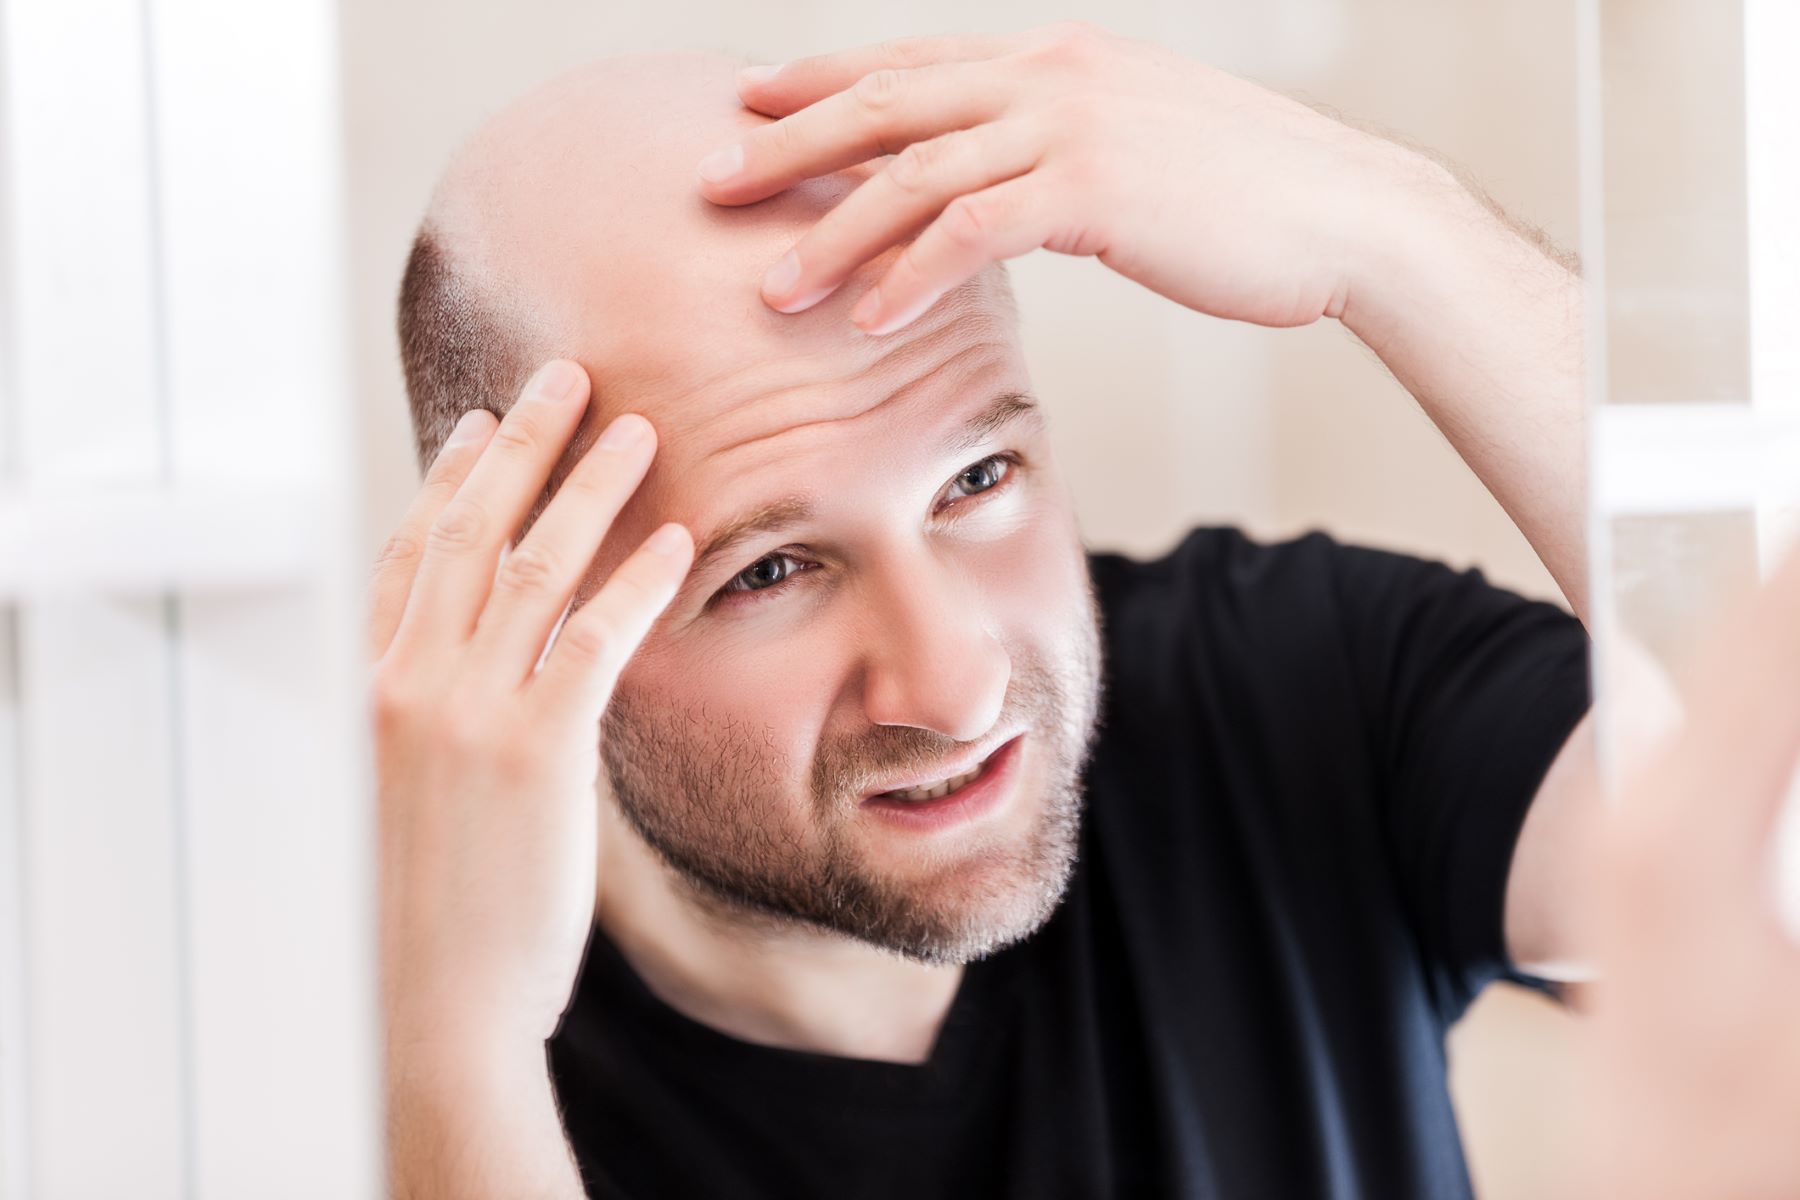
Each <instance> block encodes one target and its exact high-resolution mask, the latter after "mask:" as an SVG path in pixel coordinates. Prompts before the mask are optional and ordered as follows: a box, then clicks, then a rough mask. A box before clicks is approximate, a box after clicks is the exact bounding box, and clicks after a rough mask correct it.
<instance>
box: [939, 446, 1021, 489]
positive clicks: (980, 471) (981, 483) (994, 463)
mask: <svg viewBox="0 0 1800 1200" xmlns="http://www.w3.org/2000/svg"><path fill="white" fill-rule="evenodd" d="M1012 464H1013V460H1012V459H1011V458H1009V457H1008V456H1007V455H1004V454H994V455H990V456H989V457H987V458H984V459H982V460H981V461H980V462H978V463H974V464H972V465H970V466H967V467H964V468H963V469H962V470H961V471H958V472H957V473H956V478H955V479H952V480H951V481H950V486H951V487H953V488H956V487H961V488H966V489H967V490H966V491H964V493H963V495H965V496H974V495H979V494H981V493H982V492H986V491H991V490H993V489H994V488H997V487H999V486H1000V483H1001V481H1002V480H1004V479H1005V478H1006V476H1007V475H1008V473H1010V472H1011V470H1012Z"/></svg>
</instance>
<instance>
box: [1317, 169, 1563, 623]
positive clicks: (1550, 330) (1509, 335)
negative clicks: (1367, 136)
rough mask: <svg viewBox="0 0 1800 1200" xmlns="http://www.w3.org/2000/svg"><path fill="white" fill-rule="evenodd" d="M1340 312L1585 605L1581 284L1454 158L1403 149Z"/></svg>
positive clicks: (1548, 566)
mask: <svg viewBox="0 0 1800 1200" xmlns="http://www.w3.org/2000/svg"><path fill="white" fill-rule="evenodd" d="M1396 161H1397V163H1398V165H1397V166H1396V169H1395V186H1394V192H1393V196H1394V198H1393V202H1392V203H1391V204H1390V205H1387V206H1384V208H1385V211H1386V213H1387V214H1388V218H1389V219H1388V220H1387V221H1386V222H1384V227H1383V228H1381V229H1377V230H1371V231H1369V232H1370V235H1371V236H1370V237H1369V238H1368V239H1367V242H1366V244H1367V245H1368V246H1369V247H1370V249H1369V252H1368V258H1367V260H1366V261H1365V262H1364V263H1363V264H1362V265H1361V266H1360V268H1359V270H1358V271H1357V272H1356V274H1355V276H1354V277H1353V282H1352V284H1351V286H1350V289H1349V291H1348V293H1347V295H1346V298H1345V304H1344V307H1343V310H1342V314H1341V319H1342V321H1343V324H1344V325H1345V326H1346V327H1347V328H1348V329H1350V330H1351V331H1352V332H1353V333H1355V334H1356V335H1357V337H1359V338H1361V339H1362V340H1363V342H1364V343H1366V344H1367V345H1368V346H1369V347H1370V348H1371V349H1372V350H1374V351H1375V353H1376V354H1377V355H1378V356H1380V358H1381V360H1382V362H1383V363H1385V364H1386V365H1387V367H1388V369H1389V370H1390V371H1392V372H1393V373H1394V376H1395V378H1397V379H1398V380H1399V381H1400V383H1401V384H1402V385H1403V386H1404V387H1405V388H1406V389H1407V391H1409V392H1411V393H1412V395H1413V396H1414V397H1415V398H1416V399H1417V400H1418V402H1419V404H1420V406H1421V407H1422V408H1423V409H1424V410H1425V413H1426V415H1427V416H1429V417H1430V418H1431V420H1432V421H1433V423H1435V424H1436V425H1437V427H1438V429H1439V430H1441V431H1442V432H1443V434H1444V436H1445V437H1446V438H1448V439H1449V441H1450V444H1451V445H1452V446H1453V447H1455V449H1456V451H1457V452H1458V453H1459V454H1461V455H1462V457H1463V460H1464V461H1465V462H1467V463H1468V464H1469V466H1470V467H1471V468H1472V469H1473V470H1474V471H1475V474H1476V475H1477V476H1478V477H1479V478H1480V479H1481V481H1482V483H1483V484H1485V485H1486V486H1487V488H1488V490H1489V491H1490V492H1491V493H1493V495H1494V498H1495V499H1497V500H1498V501H1499V502H1500V504H1501V507H1503V508H1504V509H1505V510H1506V512H1507V514H1508V515H1509V516H1510V517H1512V519H1513V521H1514V523H1515V524H1517V525H1518V527H1519V529H1520V531H1521V532H1523V533H1524V534H1525V537H1526V539H1527V540H1528V541H1530V543H1531V545H1532V548H1533V549H1534V550H1536V551H1537V554H1538V557H1539V558H1540V559H1541V560H1542V561H1543V563H1544V566H1545V567H1546V568H1548V569H1549V571H1550V574H1551V575H1552V576H1553V577H1554V578H1555V579H1556V582H1557V584H1558V585H1559V586H1560V587H1561V589H1562V592H1563V595H1564V597H1566V598H1567V600H1568V602H1569V605H1570V607H1571V608H1573V609H1574V611H1575V613H1576V615H1577V616H1579V617H1581V618H1582V619H1583V620H1584V621H1585V620H1586V619H1587V610H1588V593H1587V582H1586V577H1587V564H1586V542H1587V539H1586V517H1585V512H1586V494H1587V456H1586V444H1585V433H1584V405H1583V398H1582V393H1583V386H1582V385H1583V376H1582V362H1583V345H1582V338H1583V334H1582V286H1581V281H1580V279H1579V277H1577V276H1576V275H1575V274H1574V273H1573V272H1572V271H1570V270H1569V269H1568V268H1567V267H1566V266H1564V265H1563V264H1562V263H1561V262H1558V261H1556V260H1555V259H1553V258H1552V257H1551V256H1550V255H1549V254H1547V253H1546V252H1545V251H1544V250H1543V249H1540V247H1539V245H1538V244H1537V242H1536V240H1535V239H1533V238H1531V237H1530V236H1528V235H1527V234H1525V233H1523V232H1521V231H1519V230H1517V229H1515V228H1514V227H1513V226H1512V225H1510V224H1509V223H1508V222H1507V221H1505V220H1504V219H1503V218H1502V217H1500V216H1499V215H1497V214H1496V213H1495V212H1494V211H1493V210H1492V209H1491V208H1490V207H1489V206H1488V205H1487V204H1485V203H1483V201H1482V200H1480V199H1478V198H1477V197H1476V196H1475V195H1474V194H1472V193H1471V192H1470V191H1469V190H1468V189H1466V188H1464V187H1463V186H1462V185H1461V184H1460V183H1459V182H1458V181H1457V180H1456V179H1455V178H1454V177H1453V176H1452V175H1451V173H1450V172H1449V171H1448V170H1446V169H1445V168H1444V167H1442V166H1440V165H1438V164H1437V163H1434V162H1432V161H1431V160H1429V159H1427V158H1424V157H1423V156H1420V155H1417V154H1413V153H1412V152H1410V151H1399V152H1398V154H1397V158H1396Z"/></svg>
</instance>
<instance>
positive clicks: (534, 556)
mask: <svg viewBox="0 0 1800 1200" xmlns="http://www.w3.org/2000/svg"><path fill="white" fill-rule="evenodd" d="M562 578H563V564H562V562H561V560H560V559H559V558H558V557H557V556H556V555H555V554H553V553H551V552H550V551H549V550H546V549H545V548H544V547H542V546H533V545H531V544H530V543H526V544H525V545H523V546H520V547H518V548H517V549H515V550H514V551H513V552H512V553H511V554H508V555H507V556H506V561H505V562H504V563H502V564H501V566H500V577H499V579H498V580H497V583H498V585H499V586H500V587H502V588H505V589H506V590H508V591H513V592H539V591H547V590H549V589H551V588H553V587H555V586H556V585H557V583H558V582H559V581H560V580H561V579H562Z"/></svg>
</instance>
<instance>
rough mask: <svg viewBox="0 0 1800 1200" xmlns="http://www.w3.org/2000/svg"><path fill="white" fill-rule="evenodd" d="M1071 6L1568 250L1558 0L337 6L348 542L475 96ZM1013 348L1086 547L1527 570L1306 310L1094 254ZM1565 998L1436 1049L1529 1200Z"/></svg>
mask: <svg viewBox="0 0 1800 1200" xmlns="http://www.w3.org/2000/svg"><path fill="white" fill-rule="evenodd" d="M1063 17H1083V18H1086V19H1089V20H1094V21H1097V22H1099V23H1101V24H1103V25H1105V26H1107V27H1109V28H1111V29H1113V30H1115V31H1117V32H1120V33H1125V34H1130V35H1135V36H1141V37H1147V38H1152V39H1155V40H1158V41H1160V42H1162V43H1163V44H1165V45H1168V46H1170V47H1173V48H1175V49H1178V50H1181V51H1184V52H1186V53H1189V54H1191V55H1194V56H1195V57H1198V58H1203V59H1206V60H1208V61H1211V62H1213V63H1215V64H1216V65H1219V66H1221V67H1224V68H1226V69H1228V70H1232V71H1234V72H1237V73H1239V74H1243V75H1247V76H1250V77H1252V78H1256V79H1258V80H1261V81H1263V82H1265V83H1268V84H1270V85H1272V86H1276V87H1280V88H1283V89H1286V90H1290V91H1297V92H1300V93H1303V94H1304V95H1305V96H1306V97H1308V98H1310V99H1316V100H1321V101H1325V102H1327V103H1330V104H1333V105H1335V106H1337V107H1338V108H1340V109H1342V110H1344V111H1345V112H1347V113H1349V114H1352V115H1354V116H1355V117H1357V118H1359V119H1361V120H1364V121H1370V122H1374V123H1376V124H1379V125H1382V126H1385V127H1388V128H1391V129H1394V130H1396V131H1401V132H1404V133H1405V134H1407V135H1408V136H1410V137H1411V138H1413V139H1415V140H1417V141H1419V142H1422V143H1425V144H1428V145H1431V146H1433V147H1435V148H1436V149H1438V150H1440V151H1442V152H1444V153H1446V154H1448V155H1450V156H1451V157H1453V158H1456V159H1458V160H1460V161H1462V162H1463V163H1464V164H1466V165H1467V166H1469V167H1470V168H1471V169H1472V170H1473V171H1474V173H1475V174H1476V175H1477V176H1478V177H1479V178H1480V179H1481V180H1482V181H1483V182H1484V183H1485V184H1486V186H1487V187H1488V190H1489V191H1490V192H1491V193H1492V194H1493V195H1494V196H1495V198H1496V199H1498V200H1499V201H1500V202H1501V203H1502V204H1504V205H1505V206H1507V207H1508V208H1509V209H1511V210H1513V211H1514V212H1516V213H1518V214H1519V215H1521V216H1523V217H1525V218H1527V219H1528V220H1530V221H1532V222H1533V223H1535V224H1538V225H1540V226H1542V227H1543V228H1544V229H1545V230H1546V231H1547V232H1549V233H1550V235H1551V236H1552V237H1553V238H1555V239H1556V240H1557V241H1558V242H1560V243H1562V244H1564V245H1568V246H1573V245H1574V244H1575V232H1576V207H1577V195H1576V161H1575V120H1574V112H1573V104H1574V92H1575V89H1574V16H1573V5H1572V2H1571V0H1512V2H1511V3H1506V4H1495V3H1492V2H1491V0H1260V2H1259V3H1255V4H1247V3H1242V2H1234V3H1225V2H1223V0H1181V2H1179V3H1177V2H1174V0H1113V2H1111V3H1107V4H1085V5H1064V6H1061V7H1058V8H1048V7H1045V6H1043V5H1040V4H1023V3H1017V2H1014V0H977V2H976V3H973V4H971V3H969V2H968V0H957V2H954V3H951V2H946V0H936V2H932V3H919V4H915V5H912V6H910V7H909V8H906V9H904V10H902V9H901V8H900V7H899V6H895V5H880V6H877V5H843V4H827V3H787V4H784V5H782V6H780V7H778V8H777V7H774V6H771V5H766V4H763V5H747V4H731V3H720V2H717V0H686V2H679V3H670V4H661V5H644V6H636V5H630V6H628V5H624V4H611V5H600V4H592V3H586V4H584V3H577V2H575V0H511V2H510V3H506V4H500V3H492V2H489V3H476V2H472V0H429V2H427V0H381V2H379V3H368V2H357V3H348V4H346V5H345V12H344V37H345V41H346V62H347V78H346V89H347V114H348V120H349V147H350V155H351V161H350V172H349V178H350V188H351V194H350V209H351V237H352V249H353V254H354V278H353V286H354V304H355V310H356V311H355V317H356V323H357V324H356V328H357V334H356V336H357V342H356V357H357V382H358V387H359V389H360V393H361V395H360V403H361V411H362V413H363V417H364V421H365V431H366V435H367V437H366V445H367V446H368V460H367V462H366V464H365V472H364V480H365V488H366V509H367V527H366V541H367V544H368V548H369V552H370V554H371V555H372V554H373V552H374V549H375V547H376V546H378V545H379V542H380V539H381V538H382V537H383V536H384V535H385V532H386V531H387V530H388V529H389V528H390V527H391V526H392V525H393V523H394V522H395V521H396V520H397V518H398V514H399V512H400V510H401V508H402V507H403V505H404V504H405V502H406V499H407V498H408V496H409V495H410V494H411V491H412V488H413V486H414V475H413V470H412V464H411V456H410V451H409V441H408V438H409V435H408V432H407V429H406V420H405V406H404V402H403V399H402V392H401V383H400V375H399V369H398V364H397V360H396V356H395V351H394V345H393V335H392V325H393V322H392V302H393V294H394V291H395V288H396V285H397V282H398V279H399V274H400V268H401V263H402V261H403V259H404V256H405V252H406V247H407V243H408V240H409V238H410V235H411V232H412V229H413V226H414V224H415V223H416V221H417V219H418V216H419V213H420V211H421V209H422V207H423V204H424V201H425V197H426V194H427V192H428V190H429V188H430V186H431V182H432V180H433V178H434V176H435V175H436V173H437V171H438V169H439V168H440V167H441V165H442V164H443V162H444V159H445V157H446V155H447V153H448V152H449V150H450V148H451V147H452V145H454V143H455V142H456V141H457V139H458V138H459V137H460V136H461V135H462V134H463V133H465V132H466V131H467V130H469V129H470V128H471V127H472V126H473V125H474V124H475V123H476V122H477V121H478V120H479V119H480V118H481V117H482V116H483V115H484V114H485V113H487V112H489V111H490V110H492V109H493V108H494V107H496V106H497V105H499V104H500V103H502V102H503V101H505V100H506V99H508V98H509V97H511V96H512V95H514V94H515V93H517V92H519V91H521V90H523V89H525V88H526V87H528V86H530V85H532V84H533V83H535V82H537V81H539V80H541V79H542V78H544V77H546V76H548V75H549V74H551V73H553V72H555V71H557V70H559V69H561V68H563V67H566V66H570V65H573V64H575V63H577V62H580V61H582V60H584V59H587V58H590V57H594V56H598V55H603V54H608V53H615V52H623V51H628V50H652V49H695V48H700V49H715V50H722V51H726V52H729V53H740V54H743V55H746V56H749V57H751V58H754V59H757V60H759V61H778V60H781V59H785V58H788V57H792V56H794V55H796V54H802V53H810V52H819V51H823V50H828V49H833V48H838V47H841V46H844V45H852V44H859V43H864V42H869V41H874V40H878V39H882V38H887V37H894V36H902V35H906V34H912V33H924V32H941V31H946V30H954V29H968V28H982V29H1015V28H1023V27H1026V26H1028V25H1032V24H1038V23H1042V22H1044V21H1047V20H1053V19H1059V18H1063ZM1013 274H1014V280H1015V283H1016V286H1017V290H1018V293H1019V299H1020V303H1021V306H1022V309H1023V312H1024V328H1025V339H1026V348H1027V352H1028V356H1029V359H1030V362H1031V364H1032V368H1033V373H1034V377H1035V380H1036V385H1037V388H1038V391H1039V394H1040V396H1041V397H1042V399H1043V401H1044V402H1045V404H1046V405H1047V406H1049V407H1050V408H1051V410H1052V411H1053V413H1054V417H1055V420H1054V428H1055V430H1056V437H1057V439H1058V445H1059V451H1060V454H1061V455H1062V458H1063V461H1064V464H1065V467H1066V469H1067V470H1068V472H1069V474H1070V476H1071V478H1072V479H1073V481H1074V486H1075V488H1076V492H1077V495H1078V497H1079V500H1080V503H1081V508H1082V519H1083V525H1084V528H1085V530H1086V532H1087V535H1088V538H1089V540H1090V542H1092V543H1094V544H1096V545H1104V546H1109V547H1120V548H1126V549H1132V550H1139V551H1153V550H1157V549H1160V548H1162V547H1164V546H1166V545H1168V544H1169V542H1170V541H1172V540H1173V539H1174V538H1175V537H1176V536H1177V535H1178V534H1179V532H1180V531H1181V530H1183V529H1185V528H1187V527H1189V526H1191V525H1194V524H1196V523H1203V522H1230V523H1237V524H1241V525H1245V526H1247V527H1248V528H1250V529H1251V530H1252V531H1254V532H1256V533H1259V534H1263V535H1269V536H1274V535H1281V534H1286V533H1291V532H1296V531H1299V530H1303V529H1307V528H1313V527H1319V528H1324V529H1327V530H1330V531H1332V532H1333V533H1335V534H1337V535H1339V536H1341V537H1344V538H1349V539H1357V540H1364V541H1369V542H1373V543H1377V544H1381V545H1386V546H1390V547H1395V548H1399V549H1404V550H1410V551H1415V552H1419V553H1423V554H1428V555H1433V556H1437V557H1442V558H1445V559H1448V560H1450V561H1452V562H1455V563H1458V564H1471V563H1473V564H1478V565H1480V566H1482V567H1483V568H1485V569H1486V570H1487V571H1488V573H1489V574H1490V576H1491V577H1493V578H1495V579H1497V580H1499V581H1501V582H1503V583H1505V584H1507V585H1509V586H1513V587H1516V588H1519V589H1521V590H1523V591H1525V592H1527V593H1530V594H1533V595H1541V596H1549V595H1553V586H1552V584H1551V583H1550V580H1549V577H1548V575H1547V574H1546V573H1545V571H1544V570H1543V568H1542V567H1541V566H1540V565H1539V564H1538V563H1537V561H1536V559H1535V557H1534V556H1533V555H1532V553H1531V551H1530V548H1529V547H1528V546H1527V545H1526V544H1525V542H1524V539H1523V538H1522V537H1521V536H1520V535H1519V534H1518V533H1517V531H1516V530H1514V529H1513V528H1512V526H1511V524H1510V522H1508V520H1507V519H1506V517H1505V516H1504V514H1503V513H1502V512H1501V511H1500V509H1499V507H1498V506H1497V505H1496V504H1495V503H1494V502H1493V501H1492V500H1491V499H1490V498H1489V497H1488V496H1487V494H1486V493H1485V492H1484V491H1483V490H1482V489H1481V487H1480V486H1479V484H1477V483H1476V481H1475V480H1474V478H1473V477H1472V476H1471V475H1470V474H1469V472H1468V471H1467V470H1466V468H1464V467H1463V466H1462V464H1461V462H1460V460H1458V459H1457V458H1456V456H1455V455H1454V454H1453V453H1452V452H1451V451H1450V450H1449V448H1448V447H1447V445H1446V444H1445V443H1444V441H1443V439H1442V438H1441V437H1440V436H1439V435H1438V434H1437V432H1436V431H1435V430H1434V429H1433V428H1432V427H1431V425H1430V424H1429V422H1427V421H1426V420H1425V419H1424V417H1423V416H1422V415H1420V413H1419V412H1418V410H1417V409H1416V408H1415V407H1414V406H1413V404H1412V403H1411V401H1410V399H1409V398H1408V397H1407V396H1406V395H1405V393H1404V392H1403V391H1402V390H1401V389H1400V388H1399V387H1398V386H1397V385H1396V384H1395V383H1394V382H1393V381H1392V379H1390V378H1389V377H1388V375H1387V373H1386V372H1385V371H1384V370H1383V369H1382V368H1381V366H1380V364H1379V363H1377V362H1376V361H1375V360H1374V359H1373V357H1372V356H1371V355H1370V354H1369V353H1368V352H1367V351H1365V350H1364V349H1363V348H1362V347H1361V346H1360V345H1359V344H1358V343H1356V342H1355V341H1354V340H1353V339H1352V338H1351V337H1350V336H1349V335H1348V334H1346V333H1345V332H1344V331H1343V330H1341V329H1339V328H1337V327H1336V326H1335V325H1331V324H1321V325H1319V326H1316V327H1314V328H1309V329H1303V330H1295V331H1281V332H1276V331H1268V330H1261V329H1253V328H1249V327H1239V326H1230V325H1225V324H1221V323H1219V322H1215V321H1210V320H1208V319H1206V318H1202V317H1200V316H1197V315H1195V314H1193V313H1190V312H1187V311H1185V310H1182V309H1179V308H1177V307H1175V306H1174V305H1172V304H1170V303H1168V302H1167V301H1164V300H1161V299H1158V298H1156V297H1154V296H1152V295H1150V294H1149V293H1148V292H1145V291H1143V290H1142V289H1139V288H1137V287H1135V286H1134V285H1131V284H1129V283H1127V282H1125V281H1124V280H1122V279H1119V278H1117V277H1115V276H1113V275H1112V274H1110V273H1109V272H1107V271H1105V270H1104V269H1103V268H1101V267H1099V266H1097V265H1096V264H1094V263H1091V262H1084V261H1073V260H1069V259H1062V258H1057V257H1055V256H1052V255H1048V254H1043V255H1037V256H1033V257H1031V258H1027V259H1025V260H1021V261H1019V262H1017V263H1016V264H1015V265H1014V268H1013ZM1567 1021H1568V1018H1567V1017H1565V1016H1564V1015H1562V1014H1561V1013H1559V1012H1557V1011H1556V1010H1554V1009H1553V1008H1552V1007H1550V1006H1549V1005H1548V1004H1546V1003H1544V1002H1540V1001H1536V1000H1535V999H1533V998H1530V997H1526V996H1523V995H1521V994H1518V993H1502V992H1496V993H1493V994H1490V996H1489V997H1487V998H1486V999H1484V1000H1483V1001H1482V1003H1481V1004H1480V1005H1478V1007H1477V1010H1476V1012H1475V1014H1474V1015H1473V1016H1471V1017H1470V1018H1469V1020H1468V1021H1467V1022H1465V1025H1464V1026H1463V1027H1462V1028H1461V1029H1459V1031H1458V1033H1457V1035H1456V1037H1455V1039H1454V1042H1453V1049H1454V1055H1455V1060H1456V1062H1455V1067H1456V1078H1455V1082H1456V1086H1457V1091H1458V1097H1459V1103H1460V1104H1461V1107H1462V1112H1463V1114H1464V1120H1465V1136H1466V1138H1467V1141H1468V1143H1469V1152H1470V1156H1471V1160H1472V1163H1473V1166H1474V1170H1475V1173H1476V1176H1477V1180H1478V1183H1479V1184H1480V1190H1481V1192H1482V1194H1483V1195H1484V1196H1486V1197H1489V1198H1490V1200H1509V1198H1513V1197H1517V1198H1520V1200H1525V1198H1532V1200H1537V1198H1539V1197H1543V1196H1545V1195H1548V1194H1550V1190H1551V1189H1550V1187H1549V1185H1548V1182H1547V1180H1548V1179H1549V1178H1550V1175H1551V1173H1552V1172H1553V1171H1554V1168H1555V1164H1556V1162H1557V1161H1558V1160H1559V1159H1560V1158H1561V1152H1560V1150H1559V1147H1561V1146H1562V1145H1563V1143H1562V1142H1561V1141H1560V1140H1559V1138H1560V1137H1561V1134H1562V1130H1563V1129H1564V1128H1565V1121H1564V1116H1565V1115H1566V1109H1564V1108H1562V1107H1560V1106H1561V1105H1562V1104H1563V1103H1564V1101H1563V1097H1564V1096H1565V1095H1566V1092H1567V1087H1566V1086H1565V1085H1566V1078H1567V1074H1568V1070H1567V1054H1566V1041H1567V1037H1568V1027H1567Z"/></svg>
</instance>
